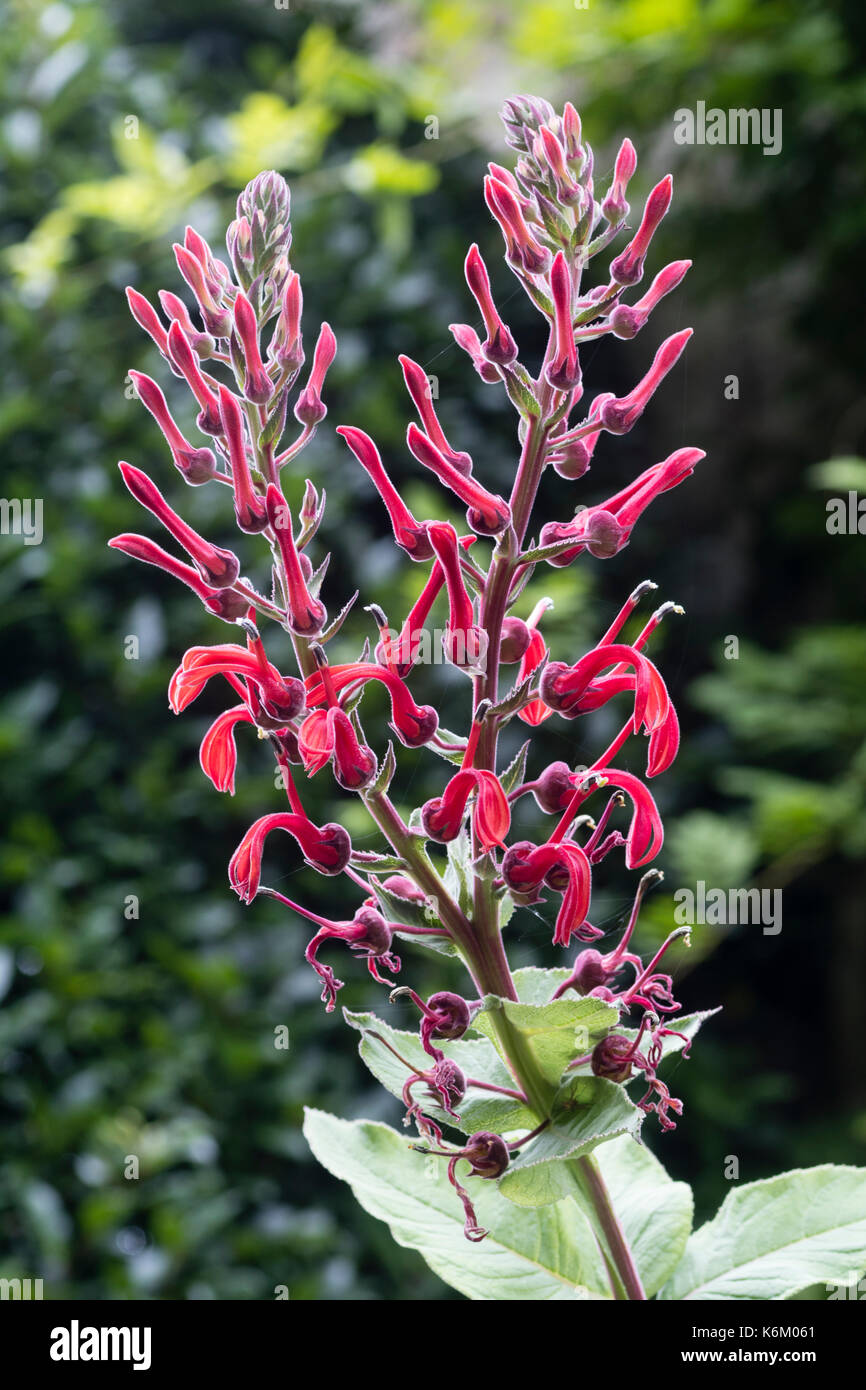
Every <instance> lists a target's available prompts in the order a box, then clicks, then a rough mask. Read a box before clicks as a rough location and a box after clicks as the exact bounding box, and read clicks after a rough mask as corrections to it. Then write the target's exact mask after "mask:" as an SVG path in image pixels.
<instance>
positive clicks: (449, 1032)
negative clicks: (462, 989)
mask: <svg viewBox="0 0 866 1390" xmlns="http://www.w3.org/2000/svg"><path fill="white" fill-rule="evenodd" d="M427 1008H428V1009H429V1010H430V1012H431V1013H432V1014H434V1015H435V1017H436V1023H435V1027H433V1029H432V1030H431V1034H430V1036H431V1037H433V1038H440V1039H443V1040H453V1039H455V1038H462V1037H463V1034H464V1033H465V1032H466V1029H467V1028H468V1027H469V1023H470V1020H471V1017H472V1015H471V1013H470V1009H469V1005H468V1004H467V1002H466V1000H465V999H462V998H461V997H460V995H459V994H452V993H451V992H450V991H449V990H440V991H439V992H438V993H437V994H431V995H430V998H429V999H428V1000H427Z"/></svg>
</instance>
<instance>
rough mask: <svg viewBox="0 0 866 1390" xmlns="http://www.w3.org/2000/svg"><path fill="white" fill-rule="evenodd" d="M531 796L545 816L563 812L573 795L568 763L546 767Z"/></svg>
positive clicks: (558, 763) (534, 785)
mask: <svg viewBox="0 0 866 1390" xmlns="http://www.w3.org/2000/svg"><path fill="white" fill-rule="evenodd" d="M557 664H560V663H557ZM567 669H568V668H567V667H566V670H567ZM532 795H533V796H534V797H535V800H536V801H537V802H538V805H539V806H540V807H541V810H542V811H544V812H545V814H546V815H548V816H554V815H556V813H557V812H558V811H564V810H565V808H566V806H567V805H568V803H569V802H570V801H571V798H572V797H573V795H574V784H573V782H572V780H571V768H570V767H569V766H568V763H563V762H556V763H551V764H550V766H549V767H546V768H545V769H544V771H543V772H542V773H541V775H540V776H539V777H538V778H537V779H536V781H535V783H534V784H533V787H532Z"/></svg>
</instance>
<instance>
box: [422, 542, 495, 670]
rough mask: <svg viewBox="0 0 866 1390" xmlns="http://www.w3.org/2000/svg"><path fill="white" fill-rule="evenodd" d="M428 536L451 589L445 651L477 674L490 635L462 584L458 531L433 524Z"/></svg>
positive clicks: (450, 659)
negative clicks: (486, 631) (477, 616)
mask: <svg viewBox="0 0 866 1390" xmlns="http://www.w3.org/2000/svg"><path fill="white" fill-rule="evenodd" d="M427 534H428V536H429V537H430V544H431V545H432V546H433V549H434V550H435V552H436V558H437V559H438V561H439V564H440V565H441V567H442V571H443V573H444V575H445V583H446V585H447V588H448V604H449V614H448V627H447V629H446V631H445V633H444V634H443V637H442V646H443V650H444V652H445V655H446V656H447V658H448V660H449V661H450V662H452V663H453V664H454V665H455V666H459V667H461V668H463V669H465V670H468V671H477V670H479V664H481V665H482V666H483V662H484V658H485V657H486V655H487V642H486V637H487V634H486V633H485V632H484V630H483V629H482V628H480V627H478V626H477V625H476V623H475V614H474V612H473V608H472V600H471V599H470V597H469V595H468V594H467V592H466V588H465V585H464V583H463V575H462V572H461V569H460V553H459V551H458V549H457V532H456V531H455V530H454V527H453V526H449V525H448V523H447V522H431V523H430V525H428V527H427Z"/></svg>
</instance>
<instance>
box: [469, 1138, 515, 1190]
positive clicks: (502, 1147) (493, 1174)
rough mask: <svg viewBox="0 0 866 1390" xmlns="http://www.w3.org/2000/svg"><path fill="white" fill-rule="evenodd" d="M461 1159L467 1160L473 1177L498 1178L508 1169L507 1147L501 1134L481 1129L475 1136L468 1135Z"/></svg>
mask: <svg viewBox="0 0 866 1390" xmlns="http://www.w3.org/2000/svg"><path fill="white" fill-rule="evenodd" d="M462 1157H463V1158H467V1159H468V1160H469V1162H470V1164H471V1165H472V1172H473V1174H474V1175H475V1177H477V1178H488V1179H491V1178H498V1177H501V1176H502V1174H503V1173H504V1172H505V1170H506V1168H507V1167H508V1162H509V1156H508V1145H507V1144H506V1142H505V1140H504V1139H503V1138H502V1135H501V1134H493V1133H491V1131H490V1130H486V1129H481V1130H479V1131H478V1132H477V1134H470V1136H469V1138H468V1139H467V1140H466V1144H465V1147H464V1149H463V1154H462Z"/></svg>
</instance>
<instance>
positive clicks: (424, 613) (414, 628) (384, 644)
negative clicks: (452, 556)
mask: <svg viewBox="0 0 866 1390" xmlns="http://www.w3.org/2000/svg"><path fill="white" fill-rule="evenodd" d="M477 539H478V537H477V536H461V537H460V540H459V542H458V544H459V545H460V546H461V547H462V548H463V549H464V550H468V549H469V547H470V546H471V545H474V544H475V542H476V540H477ZM444 583H445V571H444V570H443V568H442V566H441V564H440V563H439V561H438V560H437V561H436V563H435V564H434V565H433V566H432V568H431V570H430V574H429V577H428V579H427V582H426V584H425V585H424V588H423V589H422V590H421V592H420V594H419V595H418V597H417V599H416V600H415V602H414V603H413V605H412V608H411V610H410V612H409V614H408V615H407V617H406V621H405V622H404V624H403V626H402V628H401V629H400V634H399V636H398V637H396V638H391V637H389V636H388V635H387V634H385V633H383V635H382V640H381V642H379V643H378V644H377V646H376V652H375V655H376V660H377V661H380V662H381V663H382V665H383V666H387V667H388V669H389V670H390V671H393V672H394V674H395V675H397V676H399V677H400V679H401V680H405V679H406V677H407V676H408V674H409V672H410V671H411V670H412V667H413V666H414V665H415V662H416V661H417V660H418V651H419V646H420V641H421V637H422V634H423V631H424V624H425V622H426V621H427V618H428V617H429V615H430V610H431V608H432V607H433V604H434V603H435V601H436V599H437V597H438V595H439V592H440V590H441V588H442V585H443V584H444Z"/></svg>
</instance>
